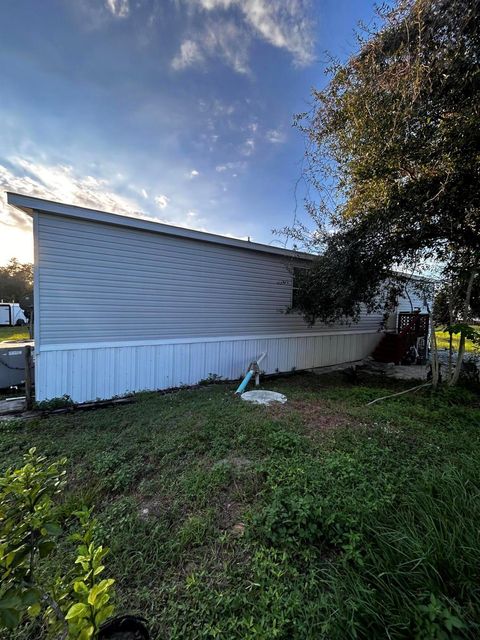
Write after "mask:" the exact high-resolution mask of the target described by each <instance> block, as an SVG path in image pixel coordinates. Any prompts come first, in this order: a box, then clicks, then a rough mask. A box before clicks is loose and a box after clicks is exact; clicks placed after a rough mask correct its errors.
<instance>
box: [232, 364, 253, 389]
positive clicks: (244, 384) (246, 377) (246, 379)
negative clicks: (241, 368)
mask: <svg viewBox="0 0 480 640" xmlns="http://www.w3.org/2000/svg"><path fill="white" fill-rule="evenodd" d="M254 373H255V371H254V370H253V369H250V371H249V372H248V373H247V375H246V376H245V378H244V379H243V380H242V382H241V383H240V386H239V387H238V389H237V390H236V391H235V393H240V394H241V393H243V392H244V391H245V388H246V386H247V384H248V383H249V382H250V380H251V378H252V376H253V374H254Z"/></svg>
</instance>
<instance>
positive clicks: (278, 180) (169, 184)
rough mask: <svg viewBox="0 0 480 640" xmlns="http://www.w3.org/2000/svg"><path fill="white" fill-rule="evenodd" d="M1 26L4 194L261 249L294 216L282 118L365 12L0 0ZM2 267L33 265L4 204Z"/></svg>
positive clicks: (273, 4) (279, 2)
mask: <svg viewBox="0 0 480 640" xmlns="http://www.w3.org/2000/svg"><path fill="white" fill-rule="evenodd" d="M1 15H2V38H1V39H0V69H1V77H2V91H1V93H0V118H1V122H2V126H1V127H0V188H1V190H2V191H5V190H13V191H19V192H23V193H28V194H31V195H36V196H39V197H47V198H52V199H56V200H62V201H64V202H70V203H74V204H84V205H86V206H91V207H94V208H100V209H104V210H108V211H114V212H117V213H124V214H129V215H144V216H149V217H153V218H156V219H158V220H161V221H163V222H168V223H171V224H177V225H182V226H188V227H192V228H197V229H202V230H207V231H211V232H214V233H221V234H225V235H232V236H236V237H247V236H250V237H251V238H252V240H255V241H258V242H270V241H272V239H273V238H274V236H273V235H272V229H273V228H280V227H283V226H285V225H288V224H291V222H292V219H293V213H294V208H295V197H294V192H295V183H296V181H297V179H298V178H299V176H300V171H301V162H302V155H303V139H302V136H301V134H300V133H299V132H298V131H296V130H294V129H292V127H291V123H292V118H293V115H294V114H295V113H298V112H300V111H304V110H306V109H308V104H309V100H310V92H311V89H312V87H320V86H322V85H323V84H324V83H325V75H324V67H325V60H326V55H325V51H328V52H330V53H331V54H333V55H335V56H338V57H340V58H343V59H344V58H346V57H347V56H348V55H349V53H351V52H352V50H353V49H354V47H355V38H354V35H353V32H354V28H355V26H356V24H357V22H358V21H359V20H363V21H364V22H367V23H369V22H371V21H372V19H373V15H374V3H373V2H371V1H370V0H317V1H315V0H310V1H309V0H42V2H38V0H15V2H14V1H13V0H4V2H3V3H2V7H1ZM302 195H303V194H302V190H301V189H300V191H299V193H298V196H299V198H300V203H301V199H302ZM300 215H304V214H302V213H301V212H300ZM11 256H17V257H19V258H20V259H22V260H28V259H31V258H32V241H31V229H30V221H29V220H28V219H26V218H25V217H24V216H23V215H22V214H18V213H16V212H15V211H14V210H12V209H11V208H9V207H7V206H6V205H5V204H4V199H3V194H2V200H1V202H0V263H4V262H6V260H8V259H9V258H10V257H11Z"/></svg>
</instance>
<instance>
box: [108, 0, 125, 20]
mask: <svg viewBox="0 0 480 640" xmlns="http://www.w3.org/2000/svg"><path fill="white" fill-rule="evenodd" d="M105 5H106V7H107V9H108V10H109V11H110V12H111V14H112V15H114V16H115V17H116V18H126V17H127V16H128V14H129V13H130V4H129V0H106V2H105Z"/></svg>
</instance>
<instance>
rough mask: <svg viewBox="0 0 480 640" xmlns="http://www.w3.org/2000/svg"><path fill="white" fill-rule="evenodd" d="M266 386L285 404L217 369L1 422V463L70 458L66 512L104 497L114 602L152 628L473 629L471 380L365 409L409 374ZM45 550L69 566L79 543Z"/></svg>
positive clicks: (269, 635)
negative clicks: (203, 382)
mask: <svg viewBox="0 0 480 640" xmlns="http://www.w3.org/2000/svg"><path fill="white" fill-rule="evenodd" d="M268 388H269V389H272V390H276V391H280V392H283V393H285V394H286V395H287V396H288V399H289V401H288V403H287V404H286V405H284V406H275V407H259V406H251V405H249V404H247V403H244V402H242V401H241V400H240V399H238V398H236V397H234V396H233V394H232V391H233V389H234V387H233V386H232V385H213V386H208V387H204V388H200V389H197V390H182V391H179V392H176V393H172V394H170V395H160V394H155V393H149V394H141V395H139V396H138V401H137V402H136V403H135V404H132V405H128V406H124V407H118V408H111V409H103V410H98V411H94V412H85V413H78V414H74V415H63V416H56V417H50V418H48V419H38V420H35V421H30V422H25V423H13V422H10V423H3V424H0V468H1V469H4V468H6V467H7V466H8V465H17V464H20V463H21V457H22V454H23V453H24V452H25V451H26V450H27V449H28V448H29V447H31V446H36V447H37V449H38V451H39V452H41V453H45V454H46V455H48V456H49V457H51V458H52V459H54V458H58V457H60V456H62V455H67V456H68V459H69V463H68V485H67V489H66V494H65V497H64V500H65V502H64V503H63V504H61V505H59V509H60V512H61V513H63V512H66V511H67V510H70V509H72V508H74V507H80V506H81V505H82V504H85V503H86V504H87V505H95V509H96V513H97V517H98V519H99V530H98V536H99V538H100V539H101V540H102V541H103V542H104V543H105V544H107V545H108V546H109V547H110V548H111V553H110V555H109V556H108V557H107V561H106V564H107V569H106V571H105V575H106V576H107V575H111V576H112V577H114V578H115V579H116V581H117V583H116V594H117V595H116V598H117V611H118V612H125V611H129V612H132V611H133V612H140V613H141V614H142V615H144V616H145V617H146V618H147V619H148V620H149V621H150V623H151V625H152V630H153V636H152V637H153V638H155V639H156V638H158V639H160V638H162V639H177V638H181V639H182V640H189V639H194V638H195V639H196V638H222V639H223V638H225V639H226V640H235V639H238V640H240V639H242V640H244V639H252V640H253V639H255V640H271V639H274V638H280V639H283V640H292V639H293V640H310V639H311V640H314V639H315V640H317V639H322V638H324V639H328V640H340V639H341V640H344V639H346V638H382V639H383V638H422V639H427V638H431V639H434V638H478V637H480V589H479V585H480V527H479V522H480V465H479V462H478V461H479V457H480V403H479V397H478V395H474V394H473V393H471V392H468V391H466V390H462V389H457V390H453V391H452V390H451V391H444V392H442V393H441V394H440V395H438V396H432V395H430V393H428V392H427V393H422V392H419V393H417V394H413V395H412V394H409V395H405V396H400V397H399V398H397V399H393V400H388V401H385V402H382V403H378V404H376V405H373V406H371V407H366V406H365V405H366V402H368V401H369V400H371V399H373V398H376V397H378V396H381V395H384V394H386V393H389V392H393V391H395V390H401V389H403V388H405V387H404V386H403V383H401V382H396V381H389V380H386V381H385V380H382V379H375V378H373V377H371V378H367V377H365V378H362V379H361V382H360V383H359V384H358V385H355V386H352V385H350V384H349V383H348V382H347V381H346V380H345V379H344V378H343V377H342V376H341V375H338V376H333V375H332V376H329V377H326V376H322V377H319V376H315V375H313V374H302V375H300V374H297V375H295V376H292V377H289V378H283V379H282V378H277V379H275V380H271V381H269V383H268ZM65 526H66V527H68V526H69V523H68V521H67V522H65ZM48 563H49V567H50V568H53V569H54V568H55V567H60V566H63V567H64V568H68V567H69V566H70V564H69V563H71V553H70V548H69V543H66V544H65V545H64V546H63V547H62V549H61V551H59V553H58V554H57V555H56V556H54V557H53V559H49V561H48ZM41 637H42V632H41V630H40V629H38V628H35V626H34V625H33V626H28V625H27V626H25V627H24V628H23V629H22V630H21V631H19V632H17V633H16V634H15V635H12V634H11V633H10V634H9V635H8V638H9V639H12V640H19V639H20V638H22V639H26V638H29V639H30V640H33V639H34V638H35V639H38V638H41ZM3 638H7V636H3Z"/></svg>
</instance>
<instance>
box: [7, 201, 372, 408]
mask: <svg viewBox="0 0 480 640" xmlns="http://www.w3.org/2000/svg"><path fill="white" fill-rule="evenodd" d="M8 202H9V203H10V204H11V205H13V206H15V207H17V208H19V209H21V210H22V211H24V212H26V213H28V214H29V215H31V216H32V218H33V234H34V254H35V268H34V307H35V315H34V336H35V387H36V398H37V400H46V399H51V398H54V397H60V396H62V395H64V394H67V395H69V396H70V397H71V398H72V399H73V400H74V401H76V402H85V401H91V400H95V399H97V398H98V399H107V398H111V397H112V396H117V395H123V394H126V393H128V392H132V391H141V390H154V389H167V388H172V387H179V386H181V385H192V384H195V383H198V382H199V381H201V380H204V379H207V378H209V377H213V376H215V377H221V378H223V379H236V378H238V377H240V376H241V375H243V374H244V372H245V368H246V367H247V365H248V363H249V362H251V360H253V359H254V358H255V357H256V356H257V355H258V354H260V353H263V352H266V353H267V357H266V358H265V360H264V361H263V363H262V368H263V369H264V370H265V371H266V372H267V373H270V374H271V373H275V372H288V371H291V370H294V369H296V370H301V369H310V368H313V367H322V366H329V365H334V364H339V363H344V362H352V361H356V360H359V359H362V358H364V357H366V356H368V355H369V354H370V353H372V351H373V350H374V349H375V347H376V346H377V344H378V343H379V341H380V339H381V337H382V333H381V327H382V321H383V318H382V314H380V313H378V314H367V313H364V314H363V315H362V317H361V319H360V321H359V322H358V323H356V324H350V325H347V324H338V325H334V326H332V325H328V326H327V325H321V324H316V325H314V326H312V327H310V326H308V325H307V324H306V323H305V321H304V320H303V318H302V317H301V315H299V314H296V313H291V314H286V313H285V309H286V308H287V307H288V306H289V305H290V304H291V301H292V296H293V288H294V287H293V285H294V283H293V277H292V272H293V266H299V265H300V266H301V265H306V264H308V261H310V260H311V259H312V258H311V256H309V255H307V254H302V253H298V252H294V251H289V250H286V249H282V248H279V247H273V246H270V245H263V244H258V243H254V242H247V241H243V240H237V239H233V238H227V237H223V236H219V235H214V234H210V233H203V232H200V231H193V230H190V229H184V228H180V227H175V226H170V225H167V224H162V223H157V222H152V221H150V220H145V219H141V218H137V217H127V216H121V215H116V214H112V213H106V212H103V211H97V210H92V209H87V208H84V207H78V206H72V205H68V204H62V203H57V202H51V201H48V200H43V199H39V198H33V197H29V196H25V195H20V194H13V193H9V194H8Z"/></svg>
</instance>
